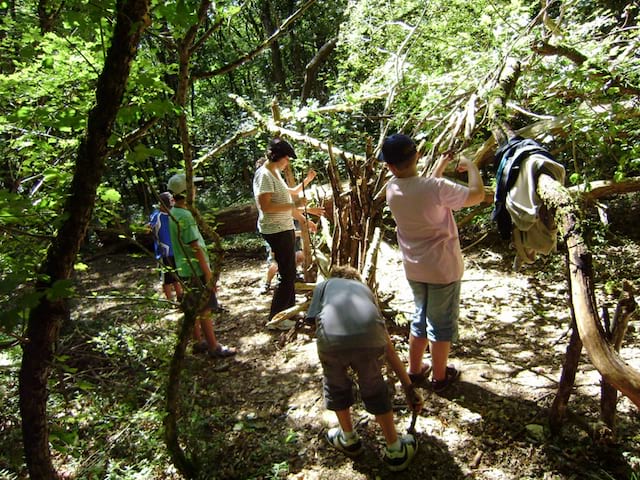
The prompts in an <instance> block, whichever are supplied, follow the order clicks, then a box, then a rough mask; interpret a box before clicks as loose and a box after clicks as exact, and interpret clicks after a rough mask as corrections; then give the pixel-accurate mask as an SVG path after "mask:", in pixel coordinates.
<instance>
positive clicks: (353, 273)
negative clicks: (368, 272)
mask: <svg viewBox="0 0 640 480" xmlns="http://www.w3.org/2000/svg"><path fill="white" fill-rule="evenodd" d="M329 277H330V278H346V279H348V280H358V281H360V282H361V281H362V277H361V276H360V272H358V270H356V269H355V268H353V267H352V266H350V265H336V266H335V267H332V268H331V272H329Z"/></svg>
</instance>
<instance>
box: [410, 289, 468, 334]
mask: <svg viewBox="0 0 640 480" xmlns="http://www.w3.org/2000/svg"><path fill="white" fill-rule="evenodd" d="M409 285H410V286H411V290H412V291H413V301H414V303H415V307H416V310H415V313H414V315H413V320H412V322H411V335H413V336H414V337H419V338H425V337H426V338H428V339H429V340H431V341H432V342H451V341H454V340H456V339H457V337H458V316H459V315H460V282H459V281H457V282H453V283H448V284H446V285H439V284H435V283H422V282H414V281H413V280H409Z"/></svg>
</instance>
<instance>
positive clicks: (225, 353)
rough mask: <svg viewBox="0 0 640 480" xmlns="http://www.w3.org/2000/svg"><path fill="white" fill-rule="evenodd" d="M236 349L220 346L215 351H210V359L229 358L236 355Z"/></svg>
mask: <svg viewBox="0 0 640 480" xmlns="http://www.w3.org/2000/svg"><path fill="white" fill-rule="evenodd" d="M236 353H237V352H236V349H235V348H232V347H226V346H224V345H222V344H221V343H219V344H218V348H216V349H215V350H209V357H211V358H227V357H232V356H234V355H235V354H236Z"/></svg>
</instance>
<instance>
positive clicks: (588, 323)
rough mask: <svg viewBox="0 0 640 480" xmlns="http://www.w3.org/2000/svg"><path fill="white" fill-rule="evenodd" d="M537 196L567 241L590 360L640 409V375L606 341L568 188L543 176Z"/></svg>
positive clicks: (573, 295)
mask: <svg viewBox="0 0 640 480" xmlns="http://www.w3.org/2000/svg"><path fill="white" fill-rule="evenodd" d="M537 193H538V195H540V198H541V199H542V200H543V202H544V203H545V204H546V205H547V206H548V207H551V209H553V211H554V212H555V219H556V223H557V224H558V228H559V230H560V232H561V233H562V234H563V235H564V238H565V239H566V245H567V256H568V265H569V278H570V283H571V301H572V303H573V306H574V308H575V313H576V325H577V327H578V331H579V333H580V339H581V340H582V343H583V344H584V346H585V348H586V349H587V353H588V355H589V358H590V359H591V362H592V363H593V365H594V366H595V367H596V369H597V370H598V371H599V372H600V374H601V375H602V377H603V378H604V379H605V380H606V381H607V382H608V383H610V384H611V385H613V386H614V387H615V388H616V389H618V390H619V391H620V392H622V393H623V394H624V395H626V396H627V397H628V398H629V399H630V400H631V401H632V402H633V403H634V404H635V405H636V406H638V407H640V372H638V371H637V370H635V369H633V368H631V367H630V366H629V365H627V364H626V363H625V362H624V361H623V360H622V359H621V358H620V357H619V356H618V355H617V353H616V352H615V350H614V349H613V347H612V346H611V345H610V344H609V342H608V341H607V339H606V337H605V332H604V330H603V328H602V325H601V323H600V319H599V317H598V314H597V308H596V305H595V295H594V287H593V283H592V280H591V275H590V271H591V269H592V264H591V255H590V254H589V252H588V251H587V249H586V246H585V242H584V240H583V238H582V235H581V233H580V229H579V222H578V208H577V206H576V204H575V201H574V200H573V199H572V198H571V195H570V194H569V192H568V190H567V189H566V188H564V187H563V186H562V185H560V184H559V183H558V182H557V181H555V180H554V179H553V178H552V177H550V176H548V175H544V174H543V175H541V176H540V178H539V181H538V189H537Z"/></svg>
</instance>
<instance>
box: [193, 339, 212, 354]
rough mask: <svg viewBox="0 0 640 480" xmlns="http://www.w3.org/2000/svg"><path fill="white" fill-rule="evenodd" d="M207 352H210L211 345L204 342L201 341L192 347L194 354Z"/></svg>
mask: <svg viewBox="0 0 640 480" xmlns="http://www.w3.org/2000/svg"><path fill="white" fill-rule="evenodd" d="M207 350H209V345H208V344H207V342H205V341H204V340H200V341H199V342H197V343H194V344H193V346H192V347H191V351H192V352H193V353H194V354H198V353H205V352H206V351H207Z"/></svg>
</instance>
